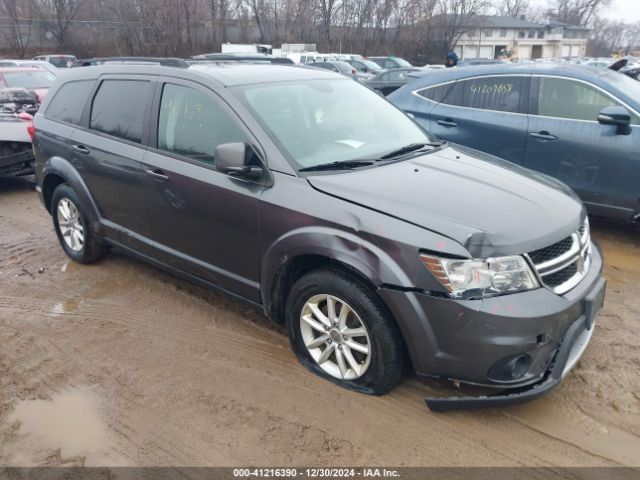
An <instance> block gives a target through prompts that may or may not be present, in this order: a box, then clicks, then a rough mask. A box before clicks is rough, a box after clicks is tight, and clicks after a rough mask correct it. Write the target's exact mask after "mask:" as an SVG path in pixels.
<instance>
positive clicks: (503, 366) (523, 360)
mask: <svg viewBox="0 0 640 480" xmlns="http://www.w3.org/2000/svg"><path fill="white" fill-rule="evenodd" d="M530 366H531V357H530V356H529V355H527V354H519V355H511V356H509V357H505V358H502V359H500V360H498V361H497V362H496V363H494V364H493V366H492V367H491V368H490V369H489V372H488V376H489V378H490V379H491V380H493V381H497V382H513V381H514V380H518V379H519V378H521V377H523V376H524V375H525V374H526V373H527V371H528V370H529V367H530Z"/></svg>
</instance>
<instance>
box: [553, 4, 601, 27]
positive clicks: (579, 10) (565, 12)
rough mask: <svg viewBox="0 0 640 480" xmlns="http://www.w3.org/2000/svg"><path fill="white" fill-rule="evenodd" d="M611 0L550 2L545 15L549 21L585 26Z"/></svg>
mask: <svg viewBox="0 0 640 480" xmlns="http://www.w3.org/2000/svg"><path fill="white" fill-rule="evenodd" d="M610 3H611V0H552V2H551V8H550V9H549V10H548V12H547V15H548V17H549V19H550V20H554V21H557V22H564V23H569V24H572V25H580V26H583V27H584V26H586V25H588V24H589V22H590V21H591V20H592V19H593V18H594V17H595V16H596V15H597V13H598V11H599V10H600V9H601V8H602V7H605V6H607V5H609V4H610Z"/></svg>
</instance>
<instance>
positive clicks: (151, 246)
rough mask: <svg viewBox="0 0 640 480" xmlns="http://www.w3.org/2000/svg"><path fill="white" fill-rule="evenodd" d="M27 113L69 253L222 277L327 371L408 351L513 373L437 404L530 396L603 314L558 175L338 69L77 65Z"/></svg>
mask: <svg viewBox="0 0 640 480" xmlns="http://www.w3.org/2000/svg"><path fill="white" fill-rule="evenodd" d="M363 111H364V112H367V115H362V112H363ZM35 127H36V133H35V140H34V149H35V155H36V176H37V182H38V186H37V190H38V191H39V193H40V195H41V200H42V201H43V203H44V205H45V207H46V209H47V211H49V212H50V213H51V215H52V219H53V224H54V227H55V231H56V233H57V235H58V238H59V240H60V244H61V246H62V248H63V250H64V251H65V252H66V254H67V255H68V256H69V257H70V258H71V259H73V260H75V261H77V262H80V263H90V262H94V261H97V260H99V259H100V258H102V257H103V256H104V255H105V253H106V248H107V247H108V246H118V247H121V249H123V250H124V251H127V252H129V253H131V254H133V255H137V256H140V257H141V258H143V259H145V260H146V261H149V262H151V263H153V264H154V265H157V266H159V267H162V268H165V269H167V270H168V271H170V272H173V273H176V274H180V275H182V276H184V277H186V278H188V279H191V280H193V281H196V282H198V283H201V284H204V285H207V286H210V287H214V288H217V289H218V290H222V291H224V292H228V293H230V294H232V295H234V296H235V297H237V298H239V299H241V300H244V301H246V302H248V303H249V304H251V305H254V306H255V307H257V308H259V309H261V310H262V311H264V313H265V314H266V315H267V316H269V317H271V318H272V319H274V320H275V321H278V322H284V324H285V325H286V328H287V331H288V334H289V338H290V341H291V345H292V347H293V350H294V351H295V353H296V355H297V356H298V357H299V358H300V360H301V362H302V363H303V365H304V366H305V367H306V368H308V369H309V370H310V371H312V372H314V373H316V374H318V375H320V376H321V377H323V378H326V379H327V380H330V381H332V382H334V383H336V384H338V385H340V386H343V387H346V388H350V389H353V390H356V391H360V392H363V393H369V394H383V393H386V392H388V391H389V390H391V389H392V388H393V387H394V386H395V385H396V384H397V383H398V382H399V381H400V379H401V377H402V372H403V366H404V365H405V362H406V361H407V359H406V358H405V356H404V352H405V351H407V352H408V354H409V356H410V362H411V365H412V366H413V368H414V369H415V370H416V371H417V372H418V373H419V374H420V375H426V376H436V377H440V378H447V379H452V380H460V381H463V382H471V383H479V384H483V385H488V386H491V387H496V388H499V389H500V390H506V391H507V393H505V394H501V393H498V394H496V395H495V396H484V397H478V398H475V397H471V398H456V399H429V405H430V407H431V408H433V409H446V408H467V407H474V406H489V405H494V406H495V405H502V404H507V403H518V402H523V401H525V400H530V399H532V398H536V397H538V396H540V395H542V394H544V393H546V392H548V391H549V390H550V389H552V388H554V387H555V386H556V385H558V384H559V382H560V381H561V378H562V376H563V375H564V374H565V373H566V372H567V371H568V370H569V369H570V368H571V367H572V366H573V365H574V364H575V362H576V361H577V360H578V358H579V357H580V355H581V353H582V352H583V350H584V349H585V347H586V345H587V343H588V341H589V339H590V337H591V335H592V333H593V331H594V320H595V318H596V315H597V312H598V310H599V309H600V307H601V305H602V302H603V298H604V287H605V283H604V280H603V278H602V276H601V272H602V258H601V254H600V251H599V249H598V247H597V246H596V245H595V244H593V243H592V242H591V240H590V237H589V227H588V222H587V220H586V212H585V210H584V207H583V205H582V204H581V202H580V201H579V199H578V198H577V197H576V196H575V195H574V194H573V192H571V190H570V189H568V188H567V187H566V186H564V185H563V184H562V183H561V182H558V181H557V180H554V179H551V178H549V177H547V176H545V175H541V174H538V173H535V172H531V171H530V170H528V169H524V168H521V167H518V166H516V165H513V164H510V163H508V162H504V161H502V160H499V159H496V158H494V157H491V156H489V155H486V154H483V153H480V152H478V151H474V150H471V149H469V148H465V147H457V146H454V145H452V144H449V143H441V142H438V141H437V140H436V139H435V138H434V137H432V136H431V135H430V134H428V133H427V132H426V131H425V130H423V129H422V128H420V127H419V126H418V125H417V124H416V123H414V122H413V121H412V120H411V119H410V118H409V117H408V116H407V115H405V114H404V113H403V112H402V111H400V110H399V109H397V108H396V107H394V106H393V105H392V104H391V103H390V102H387V101H386V100H385V99H383V98H381V97H380V95H378V94H376V93H375V92H373V91H372V90H371V89H369V88H367V87H365V86H363V85H360V84H359V83H358V82H353V81H349V80H347V79H345V78H344V77H343V76H340V75H337V74H335V73H332V72H328V71H322V70H320V69H314V68H299V67H295V66H292V67H289V66H273V65H255V64H254V65H251V64H244V65H239V64H233V65H224V66H220V65H210V66H208V68H206V69H205V68H204V67H203V68H201V69H200V70H193V69H178V68H170V67H162V66H126V65H122V66H117V65H113V66H109V67H100V66H98V67H93V68H78V69H73V70H72V71H70V72H69V73H68V74H66V75H64V76H63V77H61V79H60V80H59V81H58V82H56V84H55V86H54V91H53V92H52V94H51V95H50V96H48V97H47V99H46V100H45V103H44V104H43V106H42V107H41V109H40V110H39V111H38V113H37V114H36V117H35ZM256 368H260V366H259V365H256ZM513 389H517V390H515V391H514V390H513Z"/></svg>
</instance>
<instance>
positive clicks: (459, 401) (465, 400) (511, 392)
mask: <svg viewBox="0 0 640 480" xmlns="http://www.w3.org/2000/svg"><path fill="white" fill-rule="evenodd" d="M605 289H606V281H605V280H604V279H603V278H601V279H600V280H599V281H598V282H597V284H596V286H595V287H594V288H593V289H592V290H591V292H590V293H589V295H587V297H586V298H585V300H584V304H585V309H584V313H583V314H582V315H580V317H579V318H578V319H577V320H576V321H575V322H573V324H571V326H570V327H569V328H568V329H567V331H566V333H565V335H564V337H563V339H562V341H561V342H560V346H559V348H558V350H557V351H556V354H555V356H554V357H553V360H552V361H551V364H550V365H549V368H548V370H547V372H546V373H545V375H544V377H543V378H542V380H540V381H539V382H537V383H534V384H532V385H528V386H525V387H520V388H514V389H508V390H504V391H502V392H500V393H497V394H492V395H486V396H480V397H448V398H426V399H425V402H426V404H427V406H428V407H429V409H430V410H431V411H434V412H442V411H447V410H467V409H472V408H490V407H502V406H507V405H516V404H519V403H524V402H529V401H531V400H534V399H536V398H539V397H541V396H543V395H545V394H547V393H549V392H550V391H551V390H553V389H554V388H556V387H557V386H558V385H559V384H560V383H561V382H562V379H563V378H564V376H565V375H566V374H567V373H568V372H569V371H570V370H571V369H572V368H573V367H574V365H575V364H576V363H577V362H578V360H579V359H580V357H581V355H582V353H583V352H584V350H585V349H586V347H587V344H588V343H589V341H590V340H591V336H592V335H593V330H594V328H595V318H596V316H597V315H598V312H599V311H600V309H601V308H602V305H603V302H604V294H605Z"/></svg>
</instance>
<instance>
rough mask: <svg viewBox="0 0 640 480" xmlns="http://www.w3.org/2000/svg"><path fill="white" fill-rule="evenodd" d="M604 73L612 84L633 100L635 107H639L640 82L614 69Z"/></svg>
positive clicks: (604, 76)
mask: <svg viewBox="0 0 640 480" xmlns="http://www.w3.org/2000/svg"><path fill="white" fill-rule="evenodd" d="M605 72H606V73H604V75H603V78H605V79H606V80H607V81H608V82H609V83H611V85H612V86H613V87H614V88H616V89H617V90H619V91H620V92H621V93H623V94H624V95H626V96H627V97H629V98H631V100H633V105H631V106H632V107H633V108H636V109H637V108H639V106H640V82H639V81H638V80H634V79H633V78H631V77H628V76H627V75H625V74H624V73H620V72H614V71H613V70H611V71H607V70H605Z"/></svg>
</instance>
